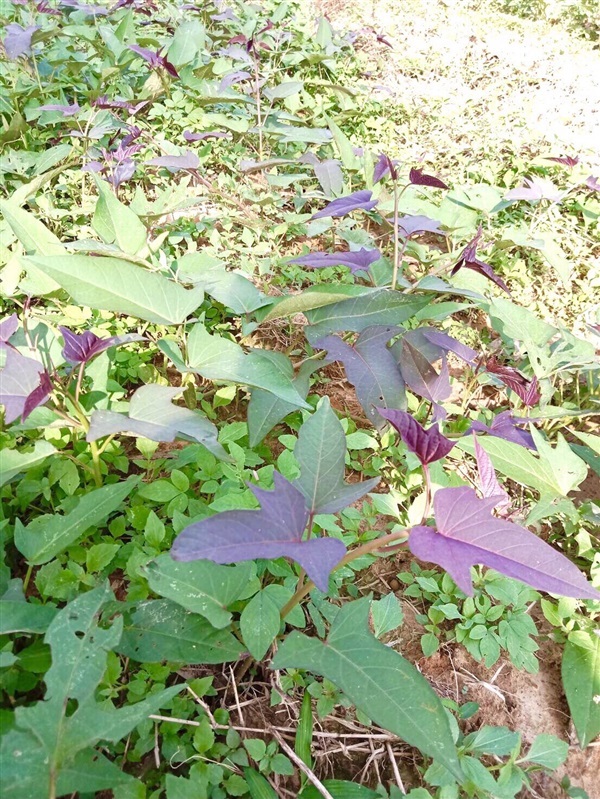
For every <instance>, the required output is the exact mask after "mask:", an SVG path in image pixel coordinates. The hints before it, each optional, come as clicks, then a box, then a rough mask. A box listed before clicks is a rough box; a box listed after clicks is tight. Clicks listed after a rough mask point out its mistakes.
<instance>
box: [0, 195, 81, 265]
mask: <svg viewBox="0 0 600 799" xmlns="http://www.w3.org/2000/svg"><path fill="white" fill-rule="evenodd" d="M0 213H1V214H2V216H3V217H4V219H5V220H6V221H7V222H8V224H9V225H10V228H11V230H12V232H13V233H14V234H15V236H16V237H17V238H18V239H19V241H20V242H21V244H22V245H23V249H24V250H25V252H26V253H29V254H31V255H33V254H36V255H62V254H64V253H66V249H65V247H64V246H63V244H62V243H61V241H60V239H59V238H58V237H57V236H55V235H54V233H52V231H50V230H48V228H47V227H46V226H45V225H44V224H43V223H42V222H40V220H39V219H37V218H36V217H35V216H34V215H33V214H31V213H30V212H29V211H25V210H24V209H23V208H20V207H19V206H18V205H16V204H15V203H13V202H11V201H10V200H0Z"/></svg>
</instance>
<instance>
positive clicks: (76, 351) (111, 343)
mask: <svg viewBox="0 0 600 799" xmlns="http://www.w3.org/2000/svg"><path fill="white" fill-rule="evenodd" d="M58 329H59V330H60V332H61V334H62V337H63V341H64V347H63V350H62V354H63V358H64V359H65V361H67V362H68V363H70V364H71V365H72V366H78V365H79V364H86V363H88V362H89V361H91V360H92V358H95V357H96V355H100V353H101V352H104V351H105V350H107V349H109V347H119V346H121V345H122V344H129V342H131V341H142V340H143V338H144V337H143V336H140V335H139V334H138V333H126V334H124V335H122V336H111V337H110V338H100V337H99V336H97V335H96V334H95V333H92V331H91V330H85V331H84V332H83V333H73V331H72V330H69V328H68V327H59V328H58Z"/></svg>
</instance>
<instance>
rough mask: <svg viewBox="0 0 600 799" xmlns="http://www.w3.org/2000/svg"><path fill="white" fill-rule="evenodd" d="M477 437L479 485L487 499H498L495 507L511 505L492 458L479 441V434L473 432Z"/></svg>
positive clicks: (474, 436)
mask: <svg viewBox="0 0 600 799" xmlns="http://www.w3.org/2000/svg"><path fill="white" fill-rule="evenodd" d="M473 438H474V439H475V460H476V461H477V471H478V472H479V487H480V489H481V493H482V495H483V497H484V498H485V499H487V498H488V497H489V498H490V499H495V500H496V505H495V507H499V506H506V505H510V499H509V497H508V494H507V493H506V491H505V490H504V488H502V486H501V485H500V483H499V482H498V478H497V477H496V470H495V469H494V466H493V464H492V460H491V458H490V456H489V455H488V454H487V452H486V451H485V450H484V448H483V447H482V446H481V444H480V443H479V441H477V436H476V435H475V433H473Z"/></svg>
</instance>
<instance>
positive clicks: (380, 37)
mask: <svg viewBox="0 0 600 799" xmlns="http://www.w3.org/2000/svg"><path fill="white" fill-rule="evenodd" d="M375 38H376V39H377V41H378V42H380V43H381V44H385V46H386V47H389V48H391V49H392V50H393V49H394V45H393V44H391V42H388V40H387V39H386V38H385V36H383V34H381V33H378V34H377V35H376V36H375Z"/></svg>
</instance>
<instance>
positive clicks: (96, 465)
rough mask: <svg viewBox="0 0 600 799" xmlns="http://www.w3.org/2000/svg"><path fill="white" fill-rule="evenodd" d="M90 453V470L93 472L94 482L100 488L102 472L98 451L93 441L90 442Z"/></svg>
mask: <svg viewBox="0 0 600 799" xmlns="http://www.w3.org/2000/svg"><path fill="white" fill-rule="evenodd" d="M90 452H91V454H92V470H93V472H94V482H95V483H96V485H97V486H98V488H100V487H101V486H102V470H101V468H100V450H99V449H98V444H96V442H95V441H90Z"/></svg>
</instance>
